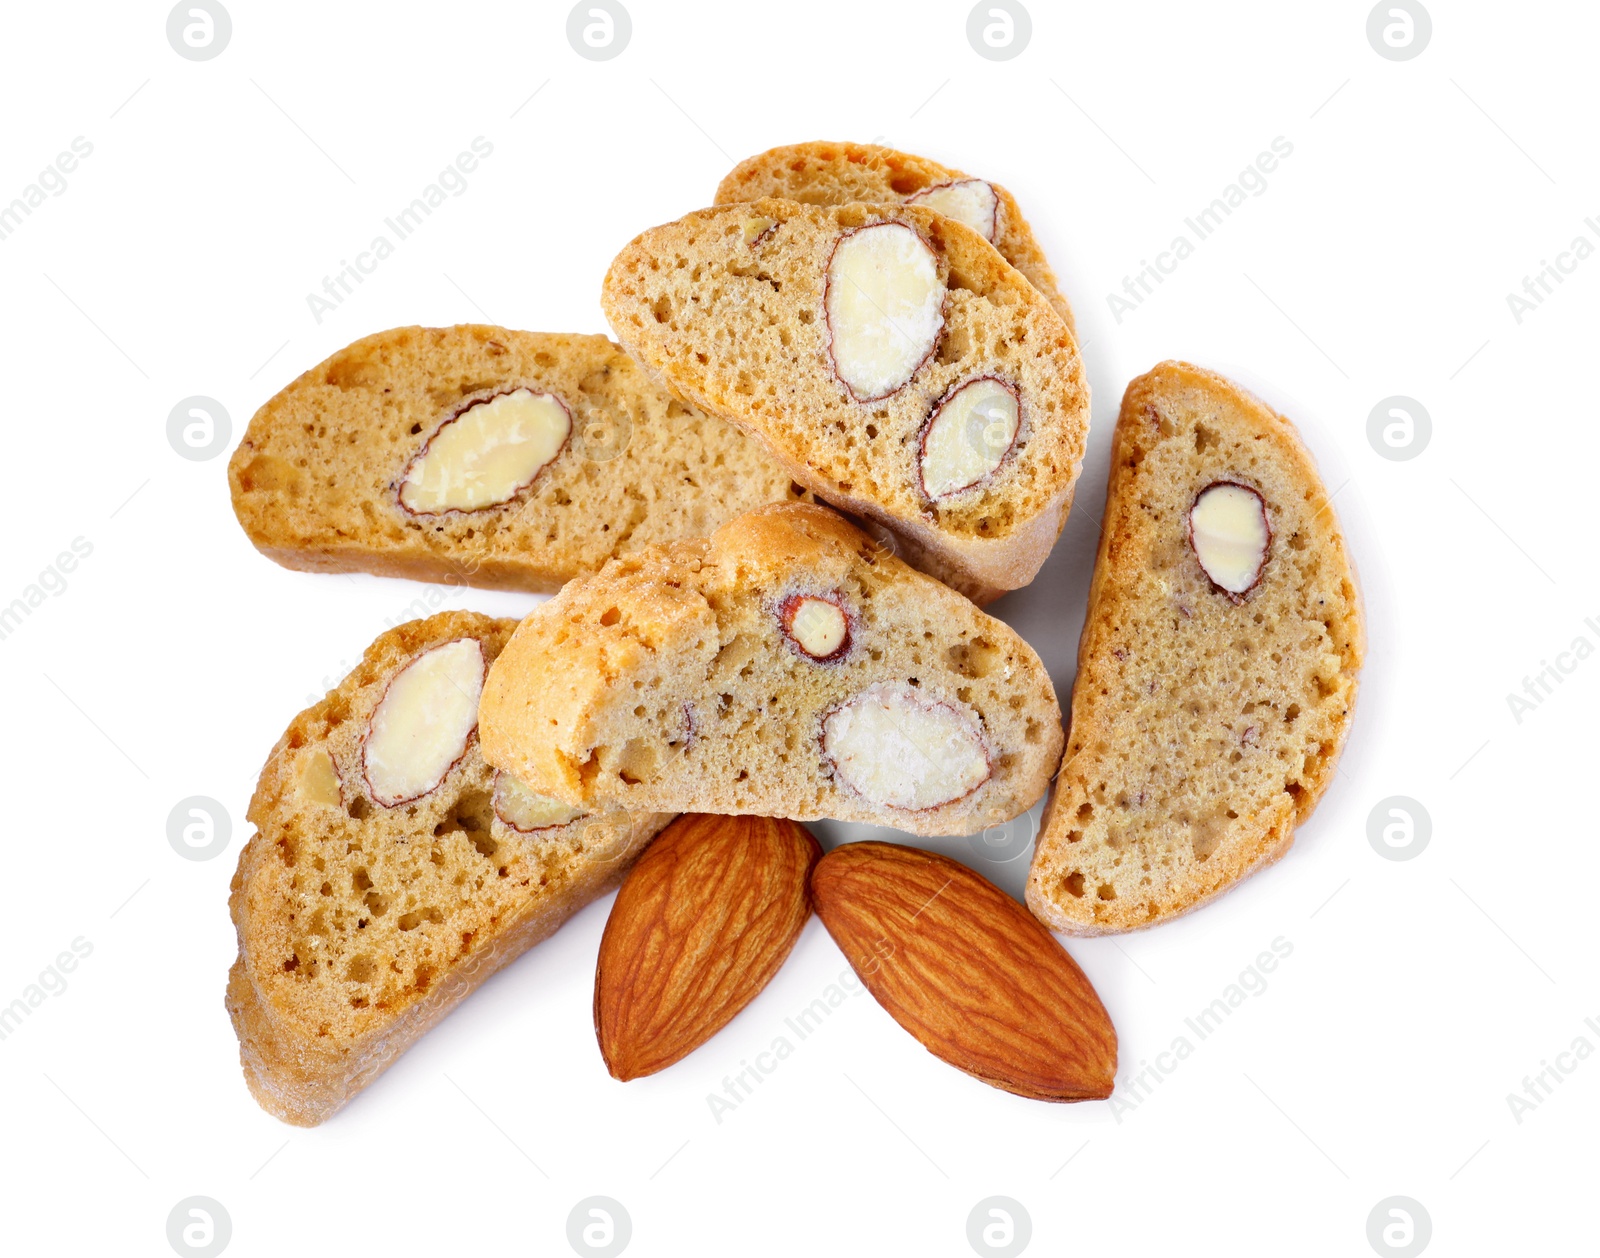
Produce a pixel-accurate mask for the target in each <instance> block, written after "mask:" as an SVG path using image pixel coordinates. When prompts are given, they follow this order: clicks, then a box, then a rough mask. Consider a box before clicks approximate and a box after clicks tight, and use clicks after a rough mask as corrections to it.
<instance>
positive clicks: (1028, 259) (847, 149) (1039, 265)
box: [716, 140, 1077, 334]
mask: <svg viewBox="0 0 1600 1258" xmlns="http://www.w3.org/2000/svg"><path fill="white" fill-rule="evenodd" d="M762 197H782V198H784V199H785V200H788V201H800V202H802V203H804V204H806V205H847V204H849V203H850V202H852V201H865V202H867V203H868V204H873V205H920V206H923V207H925V208H927V209H930V210H937V211H938V212H939V213H941V214H945V215H948V216H949V217H950V218H954V219H957V220H959V221H960V222H963V223H965V224H966V225H967V226H968V227H970V228H972V230H973V231H975V232H977V233H978V234H979V235H980V236H982V237H983V238H984V239H985V240H987V241H988V242H989V243H990V244H992V245H993V246H994V247H995V248H996V249H998V250H999V251H1000V256H1001V257H1002V258H1004V259H1005V260H1006V261H1007V262H1009V263H1011V265H1012V266H1014V267H1016V268H1017V270H1019V271H1021V272H1022V273H1023V274H1024V275H1026V276H1027V277H1028V282H1029V283H1031V284H1032V285H1033V286H1034V287H1035V288H1037V289H1038V290H1039V291H1040V292H1041V293H1043V294H1044V295H1045V296H1046V297H1047V298H1049V299H1050V304H1051V305H1052V306H1054V307H1055V308H1056V313H1057V314H1059V315H1060V316H1061V318H1062V320H1063V322H1065V323H1066V325H1067V327H1068V328H1071V329H1072V330H1073V332H1074V334H1076V331H1077V325H1076V324H1075V323H1074V321H1073V318H1072V307H1071V306H1070V305H1068V304H1067V299H1066V298H1065V297H1063V296H1062V295H1061V290H1060V289H1059V288H1058V287H1057V285H1056V276H1055V272H1054V271H1052V270H1051V269H1050V263H1049V262H1048V261H1047V260H1046V258H1045V256H1044V250H1043V249H1041V248H1040V247H1039V242H1038V241H1037V240H1036V239H1035V238H1034V235H1033V229H1032V228H1031V227H1029V226H1028V220H1027V219H1025V218H1023V217H1022V211H1021V210H1020V209H1019V208H1018V207H1017V199H1016V198H1015V197H1014V196H1012V195H1011V194H1010V193H1009V192H1007V191H1006V190H1005V189H1004V188H1002V187H1001V186H1000V185H999V184H997V183H991V182H990V181H989V180H987V179H978V178H975V177H973V176H972V175H968V174H966V173H964V172H962V171H959V170H952V169H951V168H950V167H948V166H941V165H939V164H938V163H937V162H931V161H929V160H928V159H927V158H926V157H918V156H917V155H916V154H915V153H902V152H901V151H900V150H899V149H892V148H885V147H884V146H883V145H881V144H848V143H834V142H831V141H825V140H816V141H812V142H811V143H808V144H785V145H782V146H780V147H778V148H775V149H768V150H767V151H766V152H765V153H757V154H756V155H755V156H754V157H747V158H745V159H744V161H742V162H740V163H739V164H738V165H737V166H735V167H734V168H733V170H731V171H730V172H729V173H728V176H727V178H725V179H724V180H723V181H722V183H721V184H719V185H718V187H717V200H716V204H718V205H729V204H732V203H734V202H736V201H757V200H760V199H761V198H762Z"/></svg>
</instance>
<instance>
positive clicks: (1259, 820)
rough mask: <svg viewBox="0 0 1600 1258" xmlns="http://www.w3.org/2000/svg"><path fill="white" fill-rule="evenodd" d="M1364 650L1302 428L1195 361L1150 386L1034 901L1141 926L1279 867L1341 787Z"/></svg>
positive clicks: (1126, 405)
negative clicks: (1304, 826) (1333, 783)
mask: <svg viewBox="0 0 1600 1258" xmlns="http://www.w3.org/2000/svg"><path fill="white" fill-rule="evenodd" d="M1364 649H1365V648H1364V639H1363V628H1362V619H1361V608H1360V604H1359V601H1358V596H1357V591H1356V579H1355V572H1354V569H1353V568H1352V567H1351V563H1350V558H1349V555H1348V554H1347V553H1346V550H1345V543H1344V537H1343V535H1342V534H1341V533H1340V531H1339V522H1338V520H1337V519H1336V518H1335V516H1334V512H1333V504H1332V502H1331V501H1330V500H1329V497H1328V494H1327V491H1326V489H1325V488H1324V487H1323V484H1322V481H1321V479H1320V478H1319V477H1318V475H1317V471H1316V467H1315V465H1314V464H1313V463H1312V460H1311V456H1310V454H1309V453H1308V452H1307V450H1306V448H1305V446H1304V445H1303V444H1301V441H1300V438H1299V436H1298V434H1297V433H1296V432H1295V430H1294V426H1293V425H1292V424H1290V422H1289V421H1288V420H1287V419H1285V418H1284V417H1283V416H1282V415H1279V414H1277V413H1275V412H1274V411H1273V410H1272V409H1271V408H1269V407H1267V406H1266V405H1265V404H1263V403H1262V402H1261V401H1260V400H1259V399H1257V398H1255V397H1253V396H1251V395H1250V394H1249V393H1246V392H1245V391H1244V390H1243V389H1240V388H1239V387H1238V386H1237V385H1234V384H1232V383H1230V382H1229V381H1227V380H1225V379H1223V378H1222V377H1221V376H1219V375H1216V374H1214V373H1213V372H1209V371H1204V370H1202V369H1200V368H1198V367H1191V366H1190V365H1188V364H1187V363H1178V362H1167V363H1162V364H1161V365H1160V366H1158V367H1156V368H1155V370H1153V371H1151V372H1150V373H1149V374H1147V375H1144V376H1140V377H1139V378H1138V379H1137V380H1135V381H1133V383H1132V384H1130V385H1129V386H1128V390H1127V393H1126V395H1125V396H1124V397H1123V400H1122V413H1121V416H1120V417H1119V418H1118V420H1117V429H1116V434H1115V437H1114V439H1113V445H1112V460H1111V480H1110V485H1109V486H1108V488H1107V490H1106V514H1105V520H1104V524H1103V527H1102V531H1101V534H1100V553H1099V557H1098V559H1097V560H1096V563H1095V570H1094V580H1093V584H1092V586H1091V588H1090V593H1089V609H1088V616H1087V619H1086V621H1085V624H1084V630H1083V637H1082V639H1081V643H1080V646H1079V649H1078V678H1077V682H1076V684H1075V685H1074V687H1073V693H1072V721H1071V726H1070V734H1069V738H1068V741H1067V752H1066V757H1065V759H1064V761H1063V763H1062V766H1061V772H1060V775H1059V777H1058V779H1057V781H1056V786H1055V790H1054V792H1053V794H1052V796H1051V800H1050V804H1049V806H1048V807H1047V808H1046V810H1045V817H1044V823H1043V827H1042V829H1041V831H1040V835H1039V842H1038V846H1037V848H1036V850H1035V853H1034V858H1033V868H1032V870H1031V872H1030V875H1029V878H1028V906H1029V907H1030V908H1031V909H1032V910H1033V911H1034V913H1035V914H1036V915H1038V917H1039V918H1040V919H1041V920H1043V921H1044V922H1045V923H1046V924H1047V925H1049V926H1051V927H1053V928H1055V929H1057V930H1064V931H1067V932H1069V933H1072V934H1081V935H1095V934H1104V933H1107V932H1112V931H1124V930H1135V929H1137V928H1139V927H1142V926H1151V925H1154V924H1156V923H1157V922H1161V921H1165V920H1166V919H1167V918H1170V917H1175V916H1177V915H1178V914H1180V913H1185V912H1187V911H1188V910H1190V909H1192V908H1195V907H1196V906H1198V905H1200V904H1203V903H1205V902H1206V901H1207V900H1209V899H1211V898H1212V897H1213V896H1216V895H1218V894H1220V893H1221V892H1223V891H1226V890H1227V889H1228V888H1230V887H1232V886H1234V885H1235V884H1236V883H1238V882H1239V881H1240V880H1241V879H1242V878H1245V877H1247V876H1248V875H1250V874H1252V873H1254V872H1255V871H1256V870H1258V869H1260V868H1262V867H1263V866H1264V865H1267V864H1270V863H1271V862H1272V861H1274V860H1276V859H1277V858H1278V857H1279V856H1281V855H1283V853H1284V852H1286V851H1287V850H1288V849H1289V845H1290V843H1291V842H1292V841H1293V839H1294V829H1295V827H1296V826H1297V825H1299V824H1300V823H1301V822H1303V821H1304V820H1305V819H1306V818H1307V817H1308V816H1310V815H1311V810H1312V809H1313V808H1314V807H1316V803H1317V800H1318V799H1319V798H1320V797H1321V795H1322V792H1323V790H1324V789H1325V788H1326V787H1327V785H1328V782H1329V780H1330V779H1331V778H1332V776H1333V771H1334V765H1335V762H1336V761H1337V760H1338V757H1339V752H1340V749H1341V748H1342V747H1343V745H1344V740H1345V734H1346V732H1347V731H1348V729H1349V726H1350V719H1351V711H1352V707H1353V705H1354V702H1355V697H1356V674H1357V671H1358V670H1359V669H1360V667H1361V660H1362V655H1363V652H1364Z"/></svg>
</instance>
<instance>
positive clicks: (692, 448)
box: [228, 324, 797, 592]
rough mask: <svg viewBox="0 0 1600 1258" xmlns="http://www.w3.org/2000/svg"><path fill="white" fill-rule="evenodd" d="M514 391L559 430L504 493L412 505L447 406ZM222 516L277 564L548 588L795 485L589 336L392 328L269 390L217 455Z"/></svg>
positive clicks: (467, 327) (755, 448)
mask: <svg viewBox="0 0 1600 1258" xmlns="http://www.w3.org/2000/svg"><path fill="white" fill-rule="evenodd" d="M517 389H526V390H529V391H537V392H538V393H540V394H547V395H549V396H552V397H554V398H556V399H558V400H559V402H560V404H561V405H562V406H563V407H564V408H565V409H566V410H567V411H568V412H569V414H570V417H571V433H570V435H569V437H568V438H567V440H566V441H565V442H564V443H563V445H562V447H561V448H560V451H559V453H558V454H557V455H556V457H555V459H554V460H553V461H552V462H550V463H549V464H548V465H547V466H545V467H544V468H543V469H542V470H541V471H539V473H538V474H537V475H536V476H535V477H534V478H533V480H532V481H531V483H529V484H527V485H526V486H525V487H523V488H521V489H520V490H518V491H517V492H516V493H515V494H514V495H513V496H512V497H511V498H510V499H509V500H508V501H504V502H499V503H494V504H491V505H489V506H487V507H484V508H480V509H476V510H446V511H440V512H436V513H431V514H430V513H421V514H419V513H416V512H413V511H411V510H408V509H407V508H406V506H405V505H404V504H403V503H402V502H401V500H400V492H401V488H402V485H403V482H404V479H405V477H406V474H407V471H408V469H409V468H411V467H412V465H413V462H414V460H416V459H417V457H418V455H419V454H420V453H421V452H422V451H423V450H424V449H425V448H428V447H429V443H430V441H431V440H432V439H433V437H434V436H435V434H437V433H438V432H440V431H441V430H442V429H444V428H445V426H446V425H447V424H448V423H449V422H450V421H451V419H452V417H454V416H456V415H457V414H459V413H460V412H461V411H462V408H464V407H467V406H469V405H470V404H472V403H473V402H484V401H489V400H492V399H494V398H496V397H499V396H501V395H504V394H507V393H509V392H511V391H513V390H517ZM228 479H229V484H230V486H231V488H232V493H233V506H234V513H235V514H236V515H237V516H238V518H239V522H240V524H241V525H243V526H244V530H245V532H246V533H247V534H248V535H249V537H250V540H251V541H252V542H253V543H254V544H255V546H256V547H257V549H259V550H261V551H262V552H263V553H264V554H266V555H267V556H268V557H270V558H272V559H274V560H275V561H277V562H278V563H281V564H283V565H284V566H286V567H290V568H300V569H305V570H308V571H316V572H343V571H363V572H376V573H381V574H385V575H390V576H401V577H411V578H414V579H417V580H427V581H449V582H452V583H458V584H466V585H478V586H488V587H491V588H499V589H519V590H531V591H536V592H548V591H552V590H555V589H558V588H559V587H560V586H561V585H562V583H563V582H565V581H567V580H569V579H570V578H572V577H574V576H577V575H578V574H580V573H584V572H592V571H594V570H595V569H596V568H598V567H599V566H600V565H601V564H602V563H604V562H605V561H606V560H607V559H609V558H611V557H612V556H614V555H619V554H627V553H629V552H631V551H633V550H637V549H639V548H641V547H644V546H649V545H653V544H655V543H657V542H665V541H676V540H677V539H678V538H681V537H695V536H700V535H702V534H704V533H708V532H710V531H711V530H712V529H714V528H716V527H717V526H718V525H719V524H722V523H724V522H726V521H727V520H730V519H732V518H733V517H734V516H736V515H739V514H740V513H741V512H744V511H748V510H750V509H752V508H754V507H758V506H761V505H764V504H766V503H769V502H782V501H786V500H791V499H793V498H795V497H796V496H797V494H796V493H795V492H794V491H793V490H792V488H791V485H790V480H789V475H788V473H787V472H786V471H785V469H784V468H783V466H782V465H781V464H780V462H779V461H778V460H777V459H776V458H774V457H773V456H772V455H770V454H768V453H767V451H766V450H765V449H764V448H763V447H762V446H761V444H760V443H759V442H757V441H755V440H753V439H752V438H750V437H749V436H748V435H746V434H745V433H743V432H741V431H740V430H739V429H738V428H736V427H734V426H733V425H730V424H728V423H726V422H725V421H723V420H720V419H714V418H712V417H711V416H709V415H706V414H704V413H703V412H701V411H698V410H696V409H694V408H693V407H689V406H686V405H685V404H684V403H682V402H679V401H674V400H673V399H671V398H669V397H667V396H666V395H665V394H663V393H662V392H661V391H660V390H659V389H657V388H655V387H654V386H653V385H651V384H650V383H649V382H648V381H647V380H646V379H645V377H644V375H643V373H642V372H641V371H640V370H639V368H638V366H637V365H636V364H634V363H633V362H632V361H631V360H630V359H629V358H628V357H627V355H626V354H624V353H623V352H622V351H621V350H620V349H618V348H617V346H615V345H613V344H612V343H611V342H610V341H609V340H607V339H606V338H605V337H602V336H579V335H566V334H560V333H536V332H514V331H511V330H508V329H506V328H496V327H490V326H487V325H480V324H462V325H458V326H456V327H449V328H418V327H408V328H394V329H392V330H390V331H387V332H379V333H376V334H375V335H373V336H368V337H365V338H363V339H362V340H359V341H357V342H355V343H354V344H353V345H350V346H348V347H347V348H345V349H342V350H340V351H339V352H338V353H337V354H335V355H333V357H331V358H329V359H328V360H327V361H326V362H324V363H320V364H318V365H317V366H316V367H313V368H312V369H311V370H310V371H308V372H306V373H305V374H304V375H302V376H301V377H300V378H299V379H297V380H295V381H294V382H293V383H292V384H290V385H289V386H288V387H287V388H285V389H284V390H283V391H282V392H280V393H278V394H277V395H276V396H275V397H273V398H272V399H270V400H269V401H268V402H267V403H266V404H265V405H264V406H262V407H261V409H260V410H259V411H257V412H256V415H255V417H254V418H253V419H252V420H251V421H250V427H249V429H248V431H247V432H246V433H245V435H244V439H243V440H242V441H241V442H240V444H239V447H238V449H237V450H235V451H234V454H233V458H232V459H231V460H230V462H229V466H228Z"/></svg>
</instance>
